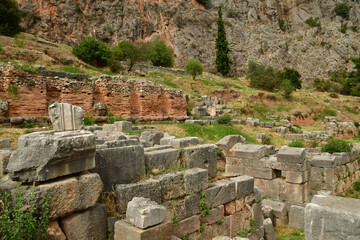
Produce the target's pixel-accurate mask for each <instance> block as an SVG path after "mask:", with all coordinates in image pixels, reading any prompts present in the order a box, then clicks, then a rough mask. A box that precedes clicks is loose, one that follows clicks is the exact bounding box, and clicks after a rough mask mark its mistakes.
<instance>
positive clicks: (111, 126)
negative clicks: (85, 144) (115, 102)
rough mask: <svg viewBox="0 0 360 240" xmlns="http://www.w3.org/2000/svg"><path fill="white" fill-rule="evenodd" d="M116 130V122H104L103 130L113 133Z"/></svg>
mask: <svg viewBox="0 0 360 240" xmlns="http://www.w3.org/2000/svg"><path fill="white" fill-rule="evenodd" d="M114 131H115V126H114V124H104V125H103V132H108V133H112V132H114Z"/></svg>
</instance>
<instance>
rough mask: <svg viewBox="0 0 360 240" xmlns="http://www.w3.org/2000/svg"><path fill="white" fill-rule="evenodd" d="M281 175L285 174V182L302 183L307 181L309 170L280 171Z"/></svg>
mask: <svg viewBox="0 0 360 240" xmlns="http://www.w3.org/2000/svg"><path fill="white" fill-rule="evenodd" d="M282 175H283V176H285V180H286V182H289V183H297V184H302V183H304V182H307V181H309V179H310V171H309V170H308V171H304V172H294V171H282Z"/></svg>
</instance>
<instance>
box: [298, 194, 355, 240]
mask: <svg viewBox="0 0 360 240" xmlns="http://www.w3.org/2000/svg"><path fill="white" fill-rule="evenodd" d="M359 201H360V200H358V199H352V198H342V197H335V196H324V195H316V196H314V198H313V199H312V201H311V203H309V204H307V205H306V208H305V236H306V239H307V240H317V239H359V236H360V208H359Z"/></svg>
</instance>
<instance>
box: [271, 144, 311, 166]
mask: <svg viewBox="0 0 360 240" xmlns="http://www.w3.org/2000/svg"><path fill="white" fill-rule="evenodd" d="M305 156H306V150H305V148H293V147H288V146H283V147H281V148H280V149H279V152H278V153H277V159H278V162H284V163H303V162H304V161H305Z"/></svg>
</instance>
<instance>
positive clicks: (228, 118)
mask: <svg viewBox="0 0 360 240" xmlns="http://www.w3.org/2000/svg"><path fill="white" fill-rule="evenodd" d="M216 121H217V122H218V123H219V124H229V123H230V122H231V116H230V115H229V114H225V115H224V116H220V117H218V118H216Z"/></svg>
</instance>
